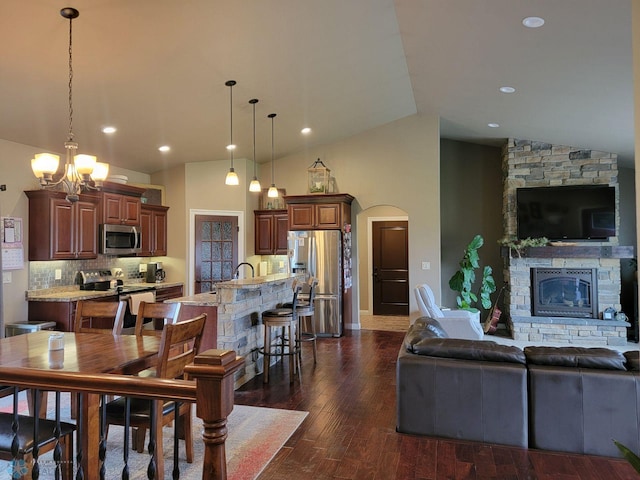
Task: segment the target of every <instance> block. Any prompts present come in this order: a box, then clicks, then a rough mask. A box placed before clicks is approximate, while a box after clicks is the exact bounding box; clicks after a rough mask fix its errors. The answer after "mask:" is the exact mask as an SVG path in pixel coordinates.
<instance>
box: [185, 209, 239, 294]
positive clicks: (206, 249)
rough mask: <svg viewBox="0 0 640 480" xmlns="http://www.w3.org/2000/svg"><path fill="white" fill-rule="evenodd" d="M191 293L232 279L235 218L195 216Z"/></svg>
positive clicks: (236, 261)
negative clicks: (192, 289) (193, 273)
mask: <svg viewBox="0 0 640 480" xmlns="http://www.w3.org/2000/svg"><path fill="white" fill-rule="evenodd" d="M195 224H196V232H195V239H196V244H195V265H194V267H195V268H194V271H195V277H194V278H195V285H194V293H204V292H210V291H211V290H213V289H214V286H215V283H216V282H222V281H225V280H231V279H232V278H233V269H234V267H235V266H236V265H237V264H238V217H227V216H212V215H196V221H195Z"/></svg>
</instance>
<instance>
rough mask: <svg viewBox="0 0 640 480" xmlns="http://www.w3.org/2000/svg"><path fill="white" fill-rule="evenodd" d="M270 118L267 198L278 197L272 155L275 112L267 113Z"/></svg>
mask: <svg viewBox="0 0 640 480" xmlns="http://www.w3.org/2000/svg"><path fill="white" fill-rule="evenodd" d="M267 117H269V118H270V119H271V186H270V187H269V191H268V192H267V197H269V198H277V197H278V189H277V188H276V182H275V180H274V179H275V176H274V174H273V170H274V168H273V157H274V153H273V152H274V147H273V119H274V118H275V117H276V114H275V113H270V114H269V115H267Z"/></svg>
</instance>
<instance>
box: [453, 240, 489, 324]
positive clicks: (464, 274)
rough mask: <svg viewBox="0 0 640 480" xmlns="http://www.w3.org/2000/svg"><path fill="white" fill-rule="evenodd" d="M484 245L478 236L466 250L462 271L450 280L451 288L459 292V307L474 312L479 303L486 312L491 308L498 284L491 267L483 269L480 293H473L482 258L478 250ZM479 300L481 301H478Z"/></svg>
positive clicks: (457, 300)
mask: <svg viewBox="0 0 640 480" xmlns="http://www.w3.org/2000/svg"><path fill="white" fill-rule="evenodd" d="M482 245H484V239H483V238H482V236H481V235H476V236H475V237H473V240H471V242H470V243H469V245H467V247H466V248H465V250H464V255H463V257H462V260H460V263H459V265H460V269H459V270H458V271H457V272H456V273H455V274H454V275H453V276H452V277H451V279H450V280H449V287H450V288H451V289H452V290H453V291H456V292H458V297H457V298H456V302H457V304H458V307H459V308H461V309H463V310H470V311H472V312H476V311H478V308H476V305H477V304H478V301H479V302H480V305H482V308H484V309H485V310H487V309H489V308H491V294H492V293H493V292H495V291H496V282H495V280H494V279H493V270H492V269H491V267H490V266H489V265H485V266H484V267H483V268H482V279H481V281H480V287H479V289H478V293H477V294H476V293H474V292H473V287H474V283H475V281H476V270H477V269H479V268H480V256H479V254H478V249H479V248H480V247H482ZM478 299H479V300H478Z"/></svg>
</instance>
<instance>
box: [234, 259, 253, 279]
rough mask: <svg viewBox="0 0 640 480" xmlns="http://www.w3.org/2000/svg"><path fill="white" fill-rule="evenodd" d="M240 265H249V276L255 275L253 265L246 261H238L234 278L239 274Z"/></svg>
mask: <svg viewBox="0 0 640 480" xmlns="http://www.w3.org/2000/svg"><path fill="white" fill-rule="evenodd" d="M242 265H249V267H251V278H253V277H255V271H254V270H253V265H251V264H250V263H248V262H241V263H239V264H238V266H237V267H236V273H235V275H234V276H233V278H236V279H237V278H238V277H239V276H240V267H241V266H242Z"/></svg>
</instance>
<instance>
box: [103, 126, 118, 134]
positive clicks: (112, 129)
mask: <svg viewBox="0 0 640 480" xmlns="http://www.w3.org/2000/svg"><path fill="white" fill-rule="evenodd" d="M117 130H118V129H117V128H116V127H104V128H103V129H102V133H106V134H111V133H116V131H117Z"/></svg>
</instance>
